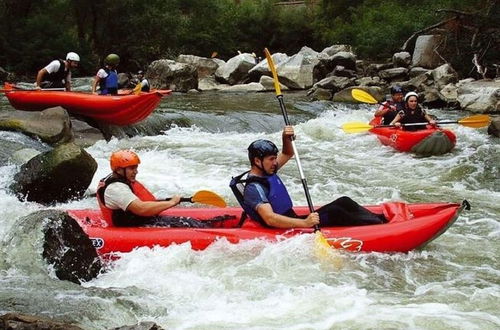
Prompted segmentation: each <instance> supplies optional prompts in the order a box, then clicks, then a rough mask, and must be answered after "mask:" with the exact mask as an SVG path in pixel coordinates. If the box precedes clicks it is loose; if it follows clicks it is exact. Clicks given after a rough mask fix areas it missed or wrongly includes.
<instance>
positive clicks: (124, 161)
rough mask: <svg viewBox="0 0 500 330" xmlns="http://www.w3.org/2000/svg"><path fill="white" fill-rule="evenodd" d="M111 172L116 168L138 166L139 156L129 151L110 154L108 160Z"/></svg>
mask: <svg viewBox="0 0 500 330" xmlns="http://www.w3.org/2000/svg"><path fill="white" fill-rule="evenodd" d="M109 163H110V165H111V170H112V171H115V170H116V169H118V168H125V167H129V166H135V165H139V164H140V163H141V160H140V159H139V156H137V154H136V153H135V152H133V151H130V150H118V151H115V152H113V153H112V154H111V158H110V159H109Z"/></svg>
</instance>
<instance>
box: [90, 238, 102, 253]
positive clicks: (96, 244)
mask: <svg viewBox="0 0 500 330" xmlns="http://www.w3.org/2000/svg"><path fill="white" fill-rule="evenodd" d="M90 240H91V241H92V245H93V246H94V248H95V249H96V250H99V249H101V248H102V247H103V246H104V240H103V239H102V238H99V237H91V238H90Z"/></svg>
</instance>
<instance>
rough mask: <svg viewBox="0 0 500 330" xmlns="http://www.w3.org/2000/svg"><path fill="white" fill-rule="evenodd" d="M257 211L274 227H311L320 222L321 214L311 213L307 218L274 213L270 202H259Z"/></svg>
mask: <svg viewBox="0 0 500 330" xmlns="http://www.w3.org/2000/svg"><path fill="white" fill-rule="evenodd" d="M257 213H259V215H260V216H261V218H262V219H263V220H264V222H265V223H266V224H267V225H268V226H270V227H273V228H309V227H312V226H314V225H317V224H319V215H318V213H316V212H313V213H311V214H309V215H308V216H307V218H305V219H298V218H291V217H287V216H285V215H281V214H277V213H274V211H273V208H272V207H271V204H269V203H262V204H259V205H258V206H257Z"/></svg>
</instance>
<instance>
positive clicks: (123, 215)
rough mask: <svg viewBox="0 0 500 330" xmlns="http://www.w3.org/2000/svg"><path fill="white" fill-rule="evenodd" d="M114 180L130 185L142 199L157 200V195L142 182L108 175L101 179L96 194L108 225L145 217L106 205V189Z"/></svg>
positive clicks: (145, 200) (147, 200)
mask: <svg viewBox="0 0 500 330" xmlns="http://www.w3.org/2000/svg"><path fill="white" fill-rule="evenodd" d="M113 182H121V183H124V184H126V185H127V186H129V187H130V190H132V192H133V193H134V195H136V196H137V198H139V199H140V200H141V201H144V202H149V201H155V200H156V198H155V196H154V195H153V194H152V193H151V192H150V191H149V190H148V189H147V188H146V187H144V186H143V185H142V184H141V183H140V182H138V181H135V182H128V181H127V180H125V179H123V178H115V177H113V176H112V174H110V175H108V176H107V177H105V178H104V179H101V181H99V185H98V186H97V194H96V197H97V203H98V204H99V208H100V209H101V213H102V217H103V219H104V220H105V221H106V222H107V224H108V226H116V225H117V222H121V221H120V220H126V221H127V222H129V221H133V220H134V219H137V221H141V220H140V218H144V217H140V216H137V215H135V214H133V213H132V212H130V211H124V210H121V209H117V210H113V209H110V208H109V207H107V206H106V203H105V200H104V191H105V190H106V188H107V187H108V186H109V185H110V184H112V183H113Z"/></svg>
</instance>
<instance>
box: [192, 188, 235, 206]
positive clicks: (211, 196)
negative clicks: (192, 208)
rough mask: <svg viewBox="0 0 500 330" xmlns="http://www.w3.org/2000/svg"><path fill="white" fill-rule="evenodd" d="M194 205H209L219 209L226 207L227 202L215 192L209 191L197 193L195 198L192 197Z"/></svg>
mask: <svg viewBox="0 0 500 330" xmlns="http://www.w3.org/2000/svg"><path fill="white" fill-rule="evenodd" d="M191 201H192V202H193V203H201V204H207V205H213V206H217V207H226V206H227V204H226V201H225V200H224V199H223V198H222V197H220V196H219V195H217V194H216V193H214V192H211V191H208V190H200V191H197V192H196V193H195V194H194V195H193V197H191Z"/></svg>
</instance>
